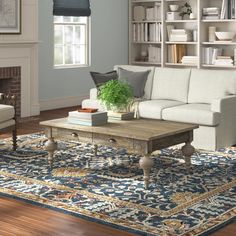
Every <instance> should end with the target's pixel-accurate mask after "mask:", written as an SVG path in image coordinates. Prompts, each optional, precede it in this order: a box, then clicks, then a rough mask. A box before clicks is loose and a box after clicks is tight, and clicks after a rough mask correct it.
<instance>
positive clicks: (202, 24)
mask: <svg viewBox="0 0 236 236" xmlns="http://www.w3.org/2000/svg"><path fill="white" fill-rule="evenodd" d="M222 1H223V0H129V64H132V65H150V66H160V67H195V68H227V69H236V65H234V66H232V67H228V66H217V65H206V64H204V63H203V55H202V54H203V47H216V48H222V49H223V52H224V53H223V55H226V56H231V57H233V56H234V49H236V36H235V37H234V39H233V40H232V42H220V41H216V42H209V40H208V35H209V34H208V29H209V27H210V26H215V27H216V31H233V32H235V33H236V20H235V19H219V20H203V19H202V8H203V7H219V8H220V9H221V6H222ZM235 1H236V0H235ZM186 2H187V3H189V4H190V5H191V7H192V11H193V13H194V15H195V17H196V18H195V19H194V20H190V19H184V20H174V21H167V20H166V12H168V11H170V10H169V5H171V4H177V5H180V6H182V5H184V4H185V3H186ZM155 3H159V4H160V6H161V18H160V20H154V21H146V20H144V21H141V22H138V21H134V20H133V9H134V6H137V5H142V6H153V5H154V4H155ZM235 5H236V4H235ZM235 15H236V14H235ZM135 23H160V24H161V41H160V42H146V41H140V40H139V41H135V42H134V40H133V30H134V28H133V25H134V24H135ZM168 25H174V27H175V28H177V29H178V28H179V29H182V28H183V29H191V30H196V32H197V39H196V41H193V42H169V41H168V40H167V38H168V37H167V26H168ZM171 44H185V45H186V55H189V56H197V57H198V62H197V64H196V65H186V64H181V63H169V62H168V58H167V54H168V50H167V48H168V45H171ZM149 45H152V46H158V47H159V48H160V49H161V50H160V53H161V60H160V61H158V62H149V61H146V60H145V61H144V60H142V58H141V57H142V56H141V52H143V51H147V48H148V47H149Z"/></svg>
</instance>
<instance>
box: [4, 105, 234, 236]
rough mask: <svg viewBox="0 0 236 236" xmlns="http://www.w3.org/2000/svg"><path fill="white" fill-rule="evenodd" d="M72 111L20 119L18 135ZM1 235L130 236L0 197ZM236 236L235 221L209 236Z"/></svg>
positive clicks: (42, 113) (45, 113) (62, 110)
mask: <svg viewBox="0 0 236 236" xmlns="http://www.w3.org/2000/svg"><path fill="white" fill-rule="evenodd" d="M73 109H76V108H75V107H73V108H65V109H59V110H52V111H45V112H41V115H40V116H38V117H31V118H25V119H21V120H20V121H19V126H18V134H29V133H34V132H38V131H42V128H41V127H40V126H39V125H38V123H39V121H42V120H47V119H54V118H60V117H65V116H66V115H67V114H68V111H71V110H73ZM10 136H11V134H3V135H0V138H6V137H10ZM0 235H1V236H15V235H17V236H67V235H68V236H71V235H76V236H77V235H78V236H132V235H133V234H130V233H126V232H124V231H119V230H116V229H113V228H111V227H108V226H104V225H101V224H97V223H94V222H90V221H86V220H83V219H80V218H78V217H74V216H70V215H67V214H63V213H60V212H57V211H53V210H49V209H47V208H42V207H38V206H35V205H31V204H27V203H25V202H23V201H18V200H14V199H10V198H5V197H0ZM225 235H227V236H233V235H236V222H234V223H232V224H230V225H228V226H226V227H224V228H222V229H221V230H219V231H217V232H215V233H213V234H212V236H225Z"/></svg>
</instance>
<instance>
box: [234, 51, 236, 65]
mask: <svg viewBox="0 0 236 236" xmlns="http://www.w3.org/2000/svg"><path fill="white" fill-rule="evenodd" d="M234 65H236V49H234Z"/></svg>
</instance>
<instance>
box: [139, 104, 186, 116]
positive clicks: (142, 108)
mask: <svg viewBox="0 0 236 236" xmlns="http://www.w3.org/2000/svg"><path fill="white" fill-rule="evenodd" d="M182 104H184V103H183V102H179V101H171V100H149V101H143V102H140V103H139V109H138V111H139V116H140V117H142V118H150V119H162V110H163V109H164V108H167V107H173V106H179V105H182Z"/></svg>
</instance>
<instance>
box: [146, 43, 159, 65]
mask: <svg viewBox="0 0 236 236" xmlns="http://www.w3.org/2000/svg"><path fill="white" fill-rule="evenodd" d="M148 62H154V63H161V48H160V47H158V46H155V45H149V46H148Z"/></svg>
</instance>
